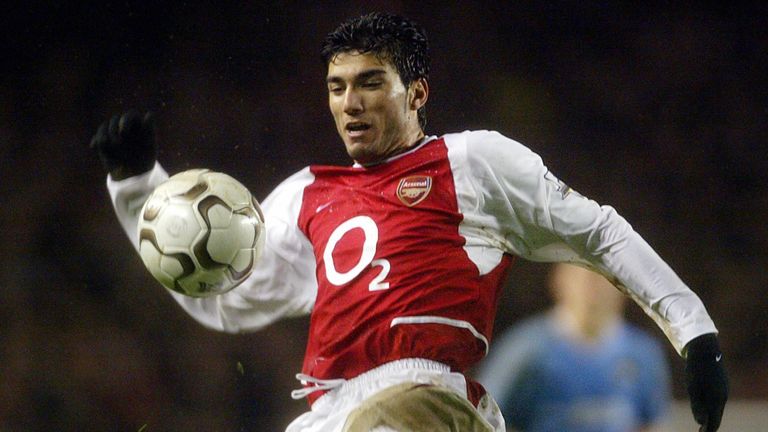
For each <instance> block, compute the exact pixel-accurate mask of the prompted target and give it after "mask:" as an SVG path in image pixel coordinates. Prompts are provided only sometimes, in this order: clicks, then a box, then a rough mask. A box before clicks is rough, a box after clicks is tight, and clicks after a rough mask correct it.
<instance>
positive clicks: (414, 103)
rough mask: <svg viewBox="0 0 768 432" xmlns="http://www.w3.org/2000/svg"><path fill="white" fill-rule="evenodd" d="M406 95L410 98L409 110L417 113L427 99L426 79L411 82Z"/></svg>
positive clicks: (427, 86) (427, 85)
mask: <svg viewBox="0 0 768 432" xmlns="http://www.w3.org/2000/svg"><path fill="white" fill-rule="evenodd" d="M408 93H409V96H410V101H409V105H410V106H409V107H410V109H412V110H414V111H417V110H418V109H419V108H421V107H423V106H424V105H425V104H426V103H427V99H428V98H429V84H427V80H426V78H419V79H417V80H415V81H413V82H412V83H411V86H410V89H409V91H408Z"/></svg>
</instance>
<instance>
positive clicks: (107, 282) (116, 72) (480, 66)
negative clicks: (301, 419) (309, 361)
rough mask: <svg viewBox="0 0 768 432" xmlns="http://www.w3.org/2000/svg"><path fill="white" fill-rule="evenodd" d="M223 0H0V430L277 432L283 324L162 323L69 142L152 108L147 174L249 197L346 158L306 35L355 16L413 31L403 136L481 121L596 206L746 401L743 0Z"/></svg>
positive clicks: (750, 269) (757, 200)
mask: <svg viewBox="0 0 768 432" xmlns="http://www.w3.org/2000/svg"><path fill="white" fill-rule="evenodd" d="M224 3H225V2H210V3H193V2H185V3H172V2H133V1H124V2H101V3H85V2H72V3H71V4H68V2H55V3H54V2H34V1H33V2H26V3H23V4H19V3H17V4H15V5H5V6H4V9H5V10H4V11H3V14H2V16H1V17H0V24H1V25H0V35H2V36H0V37H1V38H2V39H0V40H2V45H1V48H2V50H1V51H0V55H1V56H2V59H3V60H2V66H1V67H2V74H1V75H0V160H1V161H2V164H1V165H0V194H1V195H0V196H1V197H2V212H1V213H0V242H1V243H0V253H2V263H3V268H4V271H3V278H2V282H0V431H2V432H5V431H50V430H57V431H66V430H72V431H74V430H77V431H136V430H139V429H141V428H142V427H144V430H145V431H188V430H199V431H272V430H275V431H277V430H283V428H284V427H285V426H286V425H287V423H288V422H289V421H290V419H291V418H293V417H294V416H295V415H297V414H298V413H300V412H302V411H304V410H305V409H306V402H304V401H298V402H296V401H293V400H291V398H290V396H289V392H290V390H291V389H292V388H295V387H296V386H297V385H298V382H296V381H295V380H294V379H293V375H294V374H295V373H296V372H297V371H298V370H299V368H300V366H301V358H302V355H303V346H304V341H305V329H306V325H307V322H308V320H306V319H296V320H291V321H286V322H282V323H279V324H276V325H274V326H272V327H270V328H268V329H266V330H264V331H262V332H259V333H254V334H247V335H237V336H233V335H225V334H219V333H215V332H211V331H208V330H206V329H204V328H202V327H200V326H199V325H198V324H196V323H195V322H194V321H193V320H192V319H191V318H189V317H187V316H186V315H185V314H184V313H183V312H182V311H181V309H180V308H178V307H177V306H176V304H175V303H174V302H173V301H172V299H171V298H170V296H168V295H166V294H165V293H164V292H163V291H162V289H161V288H160V286H159V285H158V284H156V283H155V282H153V280H151V278H150V276H149V275H148V273H147V272H146V271H144V269H143V266H142V264H141V261H140V260H139V258H138V255H137V254H136V253H135V252H134V251H133V249H132V247H131V246H130V245H129V244H128V242H127V241H126V239H125V237H124V235H123V233H122V231H121V229H120V227H119V225H118V223H117V221H116V219H115V218H114V214H113V210H112V208H111V205H110V203H109V201H108V195H107V191H106V187H105V175H104V172H103V170H102V168H101V166H100V164H99V162H98V160H97V158H96V157H95V155H94V154H92V153H91V152H90V151H89V149H88V148H87V143H88V141H89V140H90V137H91V135H92V134H93V132H94V131H95V129H96V127H97V126H98V125H99V123H101V122H102V121H104V120H105V119H107V118H108V117H109V116H111V115H112V114H115V113H119V112H121V111H124V110H127V109H129V108H137V109H140V110H152V111H154V112H155V113H156V114H157V118H158V123H159V137H160V145H161V153H160V160H161V162H162V163H163V164H164V165H165V167H166V168H167V169H169V171H171V172H177V171H181V170H184V169H187V168H191V167H207V168H211V169H214V170H219V171H224V172H227V173H229V174H231V175H232V176H234V177H236V178H238V179H240V180H241V181H242V182H243V183H245V184H246V185H248V186H249V188H251V190H252V191H253V192H254V194H255V195H256V196H258V197H264V196H265V195H266V194H267V193H268V192H269V191H270V190H271V188H273V187H274V186H275V185H276V184H277V183H278V182H279V181H281V180H282V179H283V178H285V177H287V176H288V175H289V174H291V173H293V172H294V171H296V170H298V169H300V168H302V167H303V166H305V165H307V164H309V163H335V164H348V163H349V162H348V160H347V157H346V154H345V152H344V149H343V145H342V143H341V141H340V139H338V138H337V136H336V134H335V130H334V128H333V123H332V119H331V117H330V114H329V113H328V112H327V107H326V90H325V85H324V77H325V67H324V65H323V64H322V63H321V61H320V59H319V54H318V52H319V47H320V43H321V39H322V37H323V36H324V35H325V33H326V32H328V31H330V30H332V29H333V28H334V26H335V25H336V24H337V23H338V22H339V21H340V20H342V19H346V18H348V17H351V16H354V15H358V14H360V13H362V12H367V11H370V10H385V11H390V12H397V13H402V14H405V15H407V16H410V17H411V18H414V19H415V20H417V21H418V22H420V23H421V24H422V25H424V27H425V28H426V30H427V33H428V35H429V37H430V41H431V47H432V51H431V53H432V59H433V61H432V74H431V77H430V78H431V79H430V87H431V94H430V100H429V103H428V105H427V107H428V108H427V114H428V118H429V125H428V127H427V133H429V134H442V133H446V132H456V131H461V130H464V129H478V128H484V129H495V130H498V131H500V132H502V133H504V134H506V135H507V136H510V137H512V138H515V139H517V140H519V141H521V142H523V143H525V144H526V145H528V146H529V147H531V148H532V149H533V150H534V151H536V152H538V153H539V154H541V155H542V157H543V158H544V160H545V162H546V163H547V164H548V166H549V167H550V169H551V170H552V171H553V172H555V173H556V174H557V175H558V176H559V177H560V178H561V179H563V180H564V181H566V182H567V183H568V184H569V185H570V186H572V187H573V188H574V189H576V190H578V191H579V192H581V193H582V194H584V195H587V196H589V197H591V198H594V199H596V200H597V201H599V202H601V203H605V204H611V205H613V206H614V207H616V208H617V209H618V211H619V212H620V213H621V214H622V215H623V216H625V217H626V219H627V220H629V221H630V223H631V224H632V225H633V226H634V227H635V229H636V230H637V231H638V232H640V234H641V235H643V236H644V237H645V238H646V239H647V240H648V242H649V243H650V244H651V245H652V246H653V247H654V248H655V249H656V250H657V251H658V252H659V254H660V255H661V256H662V257H663V258H664V259H665V260H667V262H668V263H669V264H670V265H671V266H672V267H673V268H674V269H676V270H677V271H678V273H679V274H680V275H681V277H682V278H683V280H685V281H686V282H687V283H688V284H689V285H690V286H691V287H692V288H693V289H694V290H695V291H696V292H697V293H698V294H699V295H700V296H701V297H702V299H703V300H704V302H705V304H706V305H707V306H708V309H709V311H710V313H711V315H712V316H713V318H714V319H715V322H716V323H717V324H718V327H719V329H720V331H721V342H722V345H723V348H724V350H725V352H726V355H727V366H728V368H729V371H730V375H731V384H732V399H734V400H737V399H739V400H740V399H761V400H764V399H767V398H768V372H766V364H768V363H767V361H768V312H767V310H768V300H766V298H768V296H766V292H765V290H766V286H768V280H767V279H768V278H767V277H766V272H765V267H766V264H768V255H767V253H766V249H767V248H766V246H768V229H766V228H765V223H764V219H765V217H766V215H767V214H768V195H767V194H766V186H765V185H766V175H765V173H766V169H768V156H767V155H766V153H767V152H766V146H765V144H764V141H765V139H764V137H765V136H766V132H768V131H767V130H766V121H765V119H766V114H768V105H767V101H768V99H767V98H766V96H767V95H768V93H767V92H766V76H768V62H766V52H768V8H767V7H766V6H765V4H764V3H758V2H755V3H753V4H751V5H750V4H749V3H744V2H739V3H734V4H731V5H727V6H726V5H723V6H711V5H710V6H704V5H702V4H700V3H693V2H692V3H687V2H686V3H680V2H659V3H653V4H650V3H648V4H645V3H644V2H643V4H642V5H641V2H627V3H625V4H614V3H607V2H606V3H602V2H531V3H528V2H526V3H518V2H515V3H509V4H508V3H506V2H469V1H467V2H456V3H449V2H432V1H421V2H405V1H400V2H366V3H365V6H366V7H362V6H361V5H359V4H357V5H355V4H350V2H325V3H315V2H243V3H237V4H234V3H232V4H229V3H227V4H226V5H224ZM735 4H739V5H740V6H734V5H735ZM546 269H547V267H546V266H543V265H539V264H531V263H526V262H522V261H518V263H517V264H516V266H515V267H514V268H513V271H512V275H511V277H510V281H509V286H508V287H507V288H506V290H505V294H504V296H503V298H502V302H501V304H500V307H499V309H500V311H499V319H498V320H497V330H498V331H500V330H502V329H504V328H505V327H507V326H508V325H510V324H512V323H513V322H514V321H515V320H517V319H520V318H522V317H524V316H527V315H529V314H531V313H533V312H535V311H537V310H540V309H542V308H543V307H545V306H546V305H547V304H548V300H547V295H546V292H547V291H546V289H545V288H544V287H543V282H544V272H545V271H546ZM276 277H279V275H276ZM629 315H630V319H631V320H632V321H633V322H636V323H639V324H640V325H642V326H643V327H646V328H647V329H649V330H650V331H652V332H655V334H656V335H657V336H658V337H659V338H663V335H662V333H661V331H659V330H658V329H656V328H655V327H654V325H653V324H652V322H651V320H649V319H647V318H645V317H644V315H642V312H640V311H639V308H637V307H634V306H633V307H632V308H630V311H629ZM667 345H669V344H667ZM668 350H669V358H670V362H671V367H672V370H673V372H674V386H675V387H674V391H675V396H676V397H677V398H679V399H683V398H685V390H684V385H683V378H682V367H683V362H682V361H681V360H680V359H679V358H677V357H676V355H675V354H674V353H673V352H672V349H671V346H670V347H669V348H668ZM726 415H727V414H726ZM145 425H146V427H145Z"/></svg>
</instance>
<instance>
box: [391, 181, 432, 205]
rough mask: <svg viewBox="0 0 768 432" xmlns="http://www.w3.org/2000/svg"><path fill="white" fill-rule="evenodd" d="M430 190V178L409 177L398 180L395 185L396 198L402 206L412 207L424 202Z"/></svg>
mask: <svg viewBox="0 0 768 432" xmlns="http://www.w3.org/2000/svg"><path fill="white" fill-rule="evenodd" d="M431 189H432V177H429V176H411V177H406V178H404V179H401V180H400V184H399V185H397V197H398V198H399V199H400V201H402V203H403V204H405V205H407V206H408V207H413V206H415V205H416V204H418V203H420V202H422V201H424V199H425V198H426V197H427V195H429V191H430V190H431Z"/></svg>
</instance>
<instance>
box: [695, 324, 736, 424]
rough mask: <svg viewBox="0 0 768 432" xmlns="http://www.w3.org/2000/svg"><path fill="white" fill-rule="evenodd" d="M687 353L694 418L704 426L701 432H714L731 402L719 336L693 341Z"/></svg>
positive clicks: (709, 335)
mask: <svg viewBox="0 0 768 432" xmlns="http://www.w3.org/2000/svg"><path fill="white" fill-rule="evenodd" d="M686 353H687V355H686V365H685V378H686V382H687V385H688V396H689V397H690V398H691V410H692V411H693V418H695V419H696V422H697V423H698V424H700V425H701V427H700V428H699V431H700V432H714V431H716V430H717V428H719V427H720V420H721V419H722V417H723V409H724V408H725V401H726V400H728V377H727V376H726V374H725V368H724V366H723V353H722V352H721V351H720V345H719V344H718V342H717V336H716V335H715V334H714V333H708V334H705V335H701V336H699V337H697V338H695V339H693V340H692V341H690V342H688V345H686Z"/></svg>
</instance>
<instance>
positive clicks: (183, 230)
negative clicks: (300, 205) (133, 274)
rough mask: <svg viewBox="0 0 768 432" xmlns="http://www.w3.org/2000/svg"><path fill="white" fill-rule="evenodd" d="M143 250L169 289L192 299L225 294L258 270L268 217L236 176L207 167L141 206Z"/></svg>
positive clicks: (177, 178) (165, 186) (182, 176)
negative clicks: (254, 270)
mask: <svg viewBox="0 0 768 432" xmlns="http://www.w3.org/2000/svg"><path fill="white" fill-rule="evenodd" d="M138 236H139V254H140V255H141V259H142V261H144V265H146V266H147V269H149V271H150V273H152V276H154V277H155V279H157V280H158V282H160V283H161V284H162V285H163V286H164V287H166V288H168V289H171V290H173V291H176V292H178V293H181V294H184V295H188V296H192V297H208V296H212V295H216V294H222V293H225V292H227V291H229V290H231V289H233V288H235V287H236V286H238V285H239V284H240V283H242V282H243V281H244V280H245V279H246V278H247V277H248V276H249V275H250V274H251V272H252V271H253V266H254V264H255V263H256V261H258V259H259V257H260V256H261V253H262V251H263V249H264V238H265V237H266V232H265V227H264V216H263V214H262V212H261V208H260V207H259V204H258V202H257V201H256V199H254V198H253V196H252V195H251V193H250V192H249V191H248V189H247V188H246V187H245V186H243V185H242V184H241V183H240V182H238V181H237V180H235V179H234V178H232V177H230V176H228V175H226V174H223V173H218V172H213V171H209V170H207V169H192V170H188V171H184V172H182V173H179V174H176V175H174V176H172V177H171V178H169V179H168V180H166V181H165V182H164V183H162V184H160V185H159V186H158V187H157V188H156V189H155V190H154V191H153V192H152V194H151V195H150V196H149V198H148V199H147V201H146V202H145V203H144V207H143V208H142V209H141V213H140V216H139V224H138Z"/></svg>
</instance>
